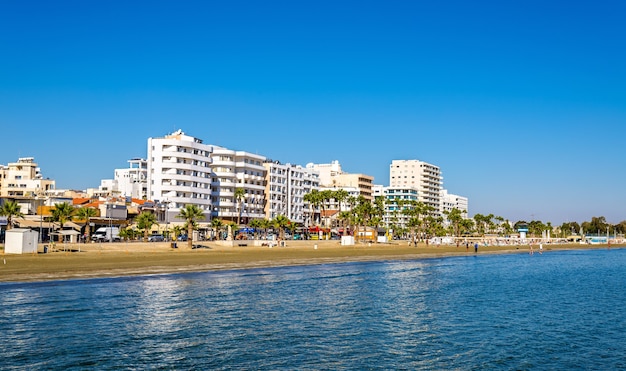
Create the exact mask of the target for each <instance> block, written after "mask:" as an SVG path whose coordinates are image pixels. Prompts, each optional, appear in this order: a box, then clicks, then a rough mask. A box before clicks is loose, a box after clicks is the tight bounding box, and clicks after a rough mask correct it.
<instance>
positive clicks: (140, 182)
mask: <svg viewBox="0 0 626 371" xmlns="http://www.w3.org/2000/svg"><path fill="white" fill-rule="evenodd" d="M128 165H129V166H128V168H126V169H115V178H114V179H115V181H116V182H117V191H119V193H120V194H121V195H122V196H126V197H132V198H137V199H145V198H148V184H147V179H148V161H147V160H145V159H143V158H132V159H130V160H128Z"/></svg>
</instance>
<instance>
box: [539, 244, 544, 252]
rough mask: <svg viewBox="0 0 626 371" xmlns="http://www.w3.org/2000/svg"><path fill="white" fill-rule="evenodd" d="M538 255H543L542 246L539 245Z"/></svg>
mask: <svg viewBox="0 0 626 371" xmlns="http://www.w3.org/2000/svg"><path fill="white" fill-rule="evenodd" d="M539 254H543V244H542V243H540V244H539Z"/></svg>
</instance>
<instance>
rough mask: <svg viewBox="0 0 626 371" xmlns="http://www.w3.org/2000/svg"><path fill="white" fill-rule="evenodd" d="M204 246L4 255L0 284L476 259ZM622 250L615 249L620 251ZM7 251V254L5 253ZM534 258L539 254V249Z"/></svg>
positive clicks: (517, 249)
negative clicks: (321, 265) (366, 262)
mask: <svg viewBox="0 0 626 371" xmlns="http://www.w3.org/2000/svg"><path fill="white" fill-rule="evenodd" d="M199 244H200V245H201V246H202V247H201V248H197V249H191V250H190V249H187V248H185V246H186V244H185V243H184V242H183V243H181V242H179V243H178V246H179V248H177V249H173V248H171V245H170V243H167V242H162V243H161V242H157V243H138V242H132V243H131V242H129V243H127V242H121V243H103V244H66V245H63V244H58V245H57V246H56V251H49V252H48V253H45V254H44V253H43V245H42V246H40V247H39V253H37V254H22V255H16V254H4V253H3V255H2V261H0V282H32V281H49V280H65V279H87V278H96V277H119V276H130V275H151V274H167V273H181V272H196V271H211V270H229V269H249V268H261V267H277V266H295V265H313V264H330V263H339V262H359V261H388V260H413V259H425V258H433V257H443V256H465V255H474V254H475V252H474V248H473V247H472V246H470V248H469V250H466V248H465V246H460V247H456V246H448V245H442V246H433V245H430V246H426V244H423V243H420V244H419V245H418V246H417V247H414V246H409V245H408V243H407V242H398V243H388V244H370V245H368V244H357V245H354V246H341V245H340V243H339V241H287V243H286V246H284V247H277V246H274V247H267V246H233V247H231V246H219V245H217V244H214V243H210V242H200V243H199ZM543 247H544V248H543V249H544V254H545V253H549V252H550V251H553V250H563V249H596V248H602V249H606V248H607V245H581V244H568V245H551V244H544V245H543ZM620 247H623V246H611V248H620ZM2 252H3V250H2ZM498 253H519V254H521V253H524V254H528V253H529V246H528V245H521V246H480V247H479V249H478V254H479V255H484V254H498ZM534 253H535V254H539V251H538V248H537V246H535V251H534Z"/></svg>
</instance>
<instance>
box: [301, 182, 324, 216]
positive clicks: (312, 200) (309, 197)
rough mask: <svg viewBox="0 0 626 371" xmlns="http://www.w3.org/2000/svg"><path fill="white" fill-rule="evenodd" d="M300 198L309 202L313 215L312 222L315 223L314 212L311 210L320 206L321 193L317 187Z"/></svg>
mask: <svg viewBox="0 0 626 371" xmlns="http://www.w3.org/2000/svg"><path fill="white" fill-rule="evenodd" d="M302 200H304V202H308V203H309V208H310V209H311V215H312V216H313V223H314V224H315V214H314V213H313V210H314V209H315V210H317V209H318V208H319V207H320V205H321V203H322V194H321V193H320V192H319V191H318V190H317V189H314V190H312V191H311V192H309V193H307V194H305V195H304V196H303V197H302Z"/></svg>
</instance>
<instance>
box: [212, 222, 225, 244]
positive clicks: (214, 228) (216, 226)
mask: <svg viewBox="0 0 626 371" xmlns="http://www.w3.org/2000/svg"><path fill="white" fill-rule="evenodd" d="M223 226H224V222H222V219H212V220H211V230H212V231H213V236H215V239H217V240H219V239H220V238H219V231H220V229H221V228H222V227H223Z"/></svg>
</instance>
